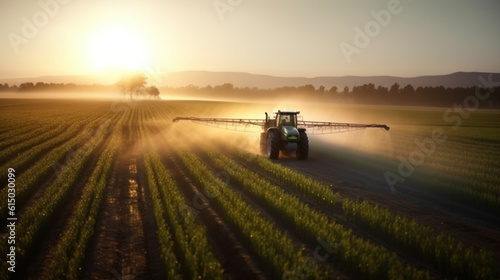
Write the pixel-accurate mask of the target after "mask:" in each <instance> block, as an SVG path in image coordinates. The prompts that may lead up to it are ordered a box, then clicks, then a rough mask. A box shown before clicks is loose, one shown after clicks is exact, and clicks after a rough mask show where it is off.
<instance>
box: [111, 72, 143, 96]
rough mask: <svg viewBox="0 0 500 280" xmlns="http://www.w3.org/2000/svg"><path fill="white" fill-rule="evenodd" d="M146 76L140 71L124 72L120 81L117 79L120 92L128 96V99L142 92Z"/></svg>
mask: <svg viewBox="0 0 500 280" xmlns="http://www.w3.org/2000/svg"><path fill="white" fill-rule="evenodd" d="M147 79H148V78H147V77H146V76H145V75H144V74H143V73H140V72H133V73H128V74H124V75H123V77H122V78H121V80H120V81H118V83H117V85H118V86H119V87H120V89H121V91H122V94H123V95H125V96H127V95H129V96H130V99H133V98H134V95H135V96H136V97H138V96H139V94H142V92H143V91H144V89H145V87H146V80H147Z"/></svg>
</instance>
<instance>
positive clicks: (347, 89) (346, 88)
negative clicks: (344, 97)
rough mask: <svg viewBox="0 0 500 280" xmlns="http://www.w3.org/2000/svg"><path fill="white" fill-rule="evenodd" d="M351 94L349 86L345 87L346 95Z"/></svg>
mask: <svg viewBox="0 0 500 280" xmlns="http://www.w3.org/2000/svg"><path fill="white" fill-rule="evenodd" d="M348 93H349V87H348V86H345V87H344V94H348Z"/></svg>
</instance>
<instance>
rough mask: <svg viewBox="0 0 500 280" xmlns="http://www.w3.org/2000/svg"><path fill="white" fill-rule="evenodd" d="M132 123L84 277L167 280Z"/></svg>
mask: <svg viewBox="0 0 500 280" xmlns="http://www.w3.org/2000/svg"><path fill="white" fill-rule="evenodd" d="M132 115H133V116H134V114H133V113H132ZM131 120H132V122H131V123H130V124H129V126H127V125H126V126H125V127H124V128H123V132H122V133H123V138H122V139H123V143H122V145H121V148H120V149H119V151H118V153H117V157H116V159H115V162H114V166H113V171H112V178H111V181H110V184H109V186H108V187H107V189H106V191H105V198H104V202H103V203H104V205H103V206H102V208H101V210H100V213H99V218H98V221H97V230H96V235H95V240H94V242H93V245H92V251H93V252H94V253H93V254H92V257H91V259H90V260H89V261H88V263H87V265H86V266H87V267H88V268H89V272H88V273H87V274H86V275H84V278H91V279H131V278H133V279H163V278H164V275H165V273H164V272H163V271H162V270H161V268H160V267H159V265H158V264H159V263H160V262H161V260H160V256H159V251H158V249H156V250H154V249H152V248H155V247H156V248H159V246H158V243H157V239H158V238H157V236H156V231H155V228H156V225H155V224H154V223H151V222H148V221H147V220H145V219H146V218H147V217H151V215H152V212H151V211H152V210H150V209H147V208H150V205H149V204H146V198H145V197H146V195H145V188H144V184H143V183H142V182H144V181H143V179H141V176H139V172H138V170H139V167H140V166H141V164H140V162H141V160H142V154H139V153H138V152H137V151H138V150H139V149H138V144H139V143H138V142H137V134H136V132H137V131H138V130H137V125H136V124H134V122H135V120H136V118H132V119H131ZM128 147H131V148H132V149H131V151H129V150H128V149H127V148H128ZM148 205H149V206H148ZM149 220H151V219H149ZM155 241H156V243H155Z"/></svg>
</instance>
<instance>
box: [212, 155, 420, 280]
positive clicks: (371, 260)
mask: <svg viewBox="0 0 500 280" xmlns="http://www.w3.org/2000/svg"><path fill="white" fill-rule="evenodd" d="M209 156H210V158H212V159H213V161H214V163H215V165H216V166H217V167H218V168H220V169H222V170H224V171H225V172H227V173H228V174H229V175H230V176H231V178H232V179H234V180H236V181H237V182H238V183H239V184H241V186H242V188H243V189H244V190H246V191H247V192H248V193H250V194H251V195H252V196H253V197H255V199H257V200H258V201H260V202H262V203H263V204H264V205H266V206H267V207H268V208H270V209H271V210H272V211H273V212H275V213H276V214H278V215H279V216H280V217H282V219H284V220H285V221H287V222H288V223H290V224H292V225H293V226H294V229H295V230H296V231H297V232H298V234H299V235H300V236H302V237H304V238H305V239H306V240H308V242H316V240H317V239H318V238H320V239H322V240H328V242H330V246H332V247H336V248H337V250H334V251H333V252H332V255H333V257H332V259H337V260H339V261H340V262H341V264H342V265H343V266H344V267H345V268H347V270H348V271H350V272H351V273H353V274H357V276H359V277H362V278H366V279H388V278H391V277H396V278H399V277H403V278H405V279H427V278H429V273H428V272H427V271H419V270H418V269H416V268H415V267H412V266H410V265H405V264H403V263H402V262H401V261H400V260H399V259H398V257H397V256H396V254H394V253H391V252H389V251H388V250H386V249H385V248H383V247H381V246H378V245H375V244H373V243H370V242H369V241H367V240H364V239H362V238H360V237H357V236H356V235H354V234H353V232H352V231H351V230H350V229H347V228H345V227H344V226H342V225H340V224H337V223H335V221H333V220H331V219H330V218H328V217H327V216H326V215H324V214H322V213H320V212H318V211H316V210H314V209H312V208H311V207H309V206H308V205H307V204H305V203H304V202H302V201H300V200H299V199H298V198H297V197H295V196H293V195H290V194H287V193H286V192H285V191H284V190H283V189H281V188H279V187H277V186H275V185H273V184H271V183H270V182H268V181H267V180H264V179H262V177H261V176H259V175H258V174H257V173H254V172H252V171H250V170H248V169H246V168H244V167H243V166H241V165H238V164H237V163H235V162H234V161H233V160H231V159H230V158H228V157H226V156H224V155H222V154H218V153H214V152H211V153H209ZM358 274H359V275H358Z"/></svg>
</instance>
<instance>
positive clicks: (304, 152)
mask: <svg viewBox="0 0 500 280" xmlns="http://www.w3.org/2000/svg"><path fill="white" fill-rule="evenodd" d="M308 156H309V138H308V137H307V134H306V132H305V131H301V132H300V141H299V143H298V147H297V158H298V159H301V160H304V159H307V157H308Z"/></svg>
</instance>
